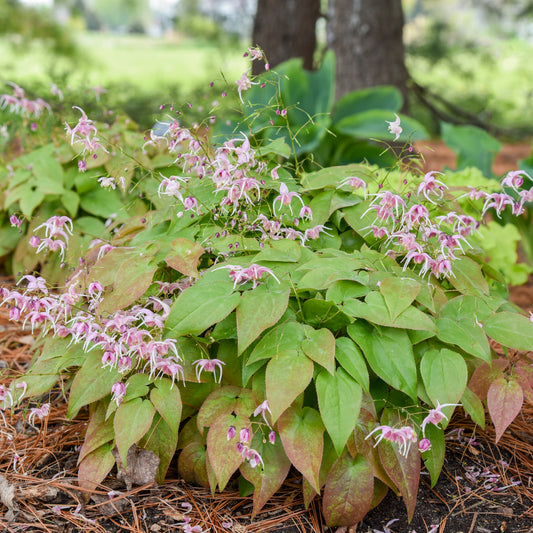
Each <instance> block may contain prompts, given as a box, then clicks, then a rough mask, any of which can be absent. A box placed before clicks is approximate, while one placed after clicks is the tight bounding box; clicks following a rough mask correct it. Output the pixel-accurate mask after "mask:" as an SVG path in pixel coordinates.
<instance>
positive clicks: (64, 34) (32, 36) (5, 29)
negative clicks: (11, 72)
mask: <svg viewBox="0 0 533 533" xmlns="http://www.w3.org/2000/svg"><path fill="white" fill-rule="evenodd" d="M0 36H3V38H4V39H5V40H6V41H7V42H9V43H10V44H11V46H12V47H13V50H14V51H16V52H22V51H25V50H27V48H28V47H29V45H30V43H32V42H34V41H36V40H37V41H39V43H40V45H41V46H44V47H46V48H47V49H48V50H49V51H50V52H51V53H53V54H55V55H60V56H64V57H67V58H71V59H78V58H79V56H80V51H79V49H78V47H77V45H76V42H75V40H74V39H73V38H72V35H71V33H70V32H69V30H68V28H66V27H64V26H62V25H60V24H58V23H57V22H55V21H54V20H53V19H52V17H51V14H50V13H49V12H47V11H45V10H42V9H34V8H30V7H27V6H23V5H21V4H19V3H18V2H15V1H13V0H8V1H3V2H0Z"/></svg>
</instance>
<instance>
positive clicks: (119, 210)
mask: <svg viewBox="0 0 533 533" xmlns="http://www.w3.org/2000/svg"><path fill="white" fill-rule="evenodd" d="M80 205H81V208H82V209H83V210H84V211H87V213H90V214H91V215H96V216H99V217H102V218H108V217H109V216H110V215H113V214H115V215H117V218H118V220H123V219H124V218H125V217H126V216H127V213H126V209H125V204H124V203H123V202H122V200H121V199H120V193H119V192H117V191H116V190H115V191H113V190H108V189H103V188H101V187H98V188H96V189H92V190H90V191H88V192H86V193H84V194H81V196H80Z"/></svg>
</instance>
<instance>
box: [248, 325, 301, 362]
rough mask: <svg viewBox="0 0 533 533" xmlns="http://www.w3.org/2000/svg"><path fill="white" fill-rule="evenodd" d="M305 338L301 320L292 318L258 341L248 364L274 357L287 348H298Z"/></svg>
mask: <svg viewBox="0 0 533 533" xmlns="http://www.w3.org/2000/svg"><path fill="white" fill-rule="evenodd" d="M304 339H305V330H304V327H303V325H302V324H301V323H300V322H293V321H292V320H291V321H289V322H284V323H283V324H278V325H277V326H275V327H274V328H272V329H271V330H270V331H269V332H268V333H267V334H266V335H264V336H263V338H262V339H261V340H260V341H259V342H258V343H257V345H256V346H255V348H254V350H253V351H252V353H251V354H250V357H249V358H248V361H247V362H246V364H247V365H252V364H254V363H256V362H257V361H261V360H262V359H272V357H274V356H275V355H277V354H278V353H281V352H284V351H286V350H298V349H299V348H300V347H301V343H302V341H303V340H304Z"/></svg>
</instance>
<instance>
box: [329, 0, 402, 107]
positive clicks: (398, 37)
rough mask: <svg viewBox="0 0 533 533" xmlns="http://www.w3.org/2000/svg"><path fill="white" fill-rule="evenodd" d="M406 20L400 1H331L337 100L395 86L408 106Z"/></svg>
mask: <svg viewBox="0 0 533 533" xmlns="http://www.w3.org/2000/svg"><path fill="white" fill-rule="evenodd" d="M403 24H404V17H403V11H402V4H401V1H400V0H329V3H328V26H327V38H328V47H329V48H330V49H332V50H333V51H334V52H335V56H336V76H335V78H336V98H337V99H338V98H340V97H341V96H343V95H344V94H346V93H348V92H350V91H354V90H356V89H364V88H367V87H374V86H376V85H395V86H396V87H398V88H399V89H400V91H401V92H402V95H403V97H404V106H405V105H406V103H407V79H408V77H409V74H408V72H407V69H406V67H405V62H404V46H403Z"/></svg>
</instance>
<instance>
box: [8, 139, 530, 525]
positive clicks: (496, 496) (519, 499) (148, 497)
mask: <svg viewBox="0 0 533 533" xmlns="http://www.w3.org/2000/svg"><path fill="white" fill-rule="evenodd" d="M424 145H425V146H426V148H424V147H420V146H418V147H417V149H419V150H420V151H421V152H423V153H424V155H425V158H426V167H427V169H428V170H429V169H431V170H441V169H442V168H443V167H444V166H445V165H446V166H448V167H450V168H453V165H454V161H455V158H454V155H453V153H451V152H450V151H448V150H447V148H446V147H445V146H444V145H443V144H442V143H435V142H432V143H428V142H424ZM530 150H531V147H530V145H529V144H527V145H526V144H523V145H516V146H509V147H505V148H504V150H502V153H501V154H500V156H499V157H498V159H497V160H496V163H495V167H494V171H495V173H496V174H498V175H503V174H504V173H505V172H507V171H509V170H512V169H516V168H517V166H516V161H517V160H518V159H521V158H524V157H527V156H528V155H529V153H530ZM0 281H4V282H5V281H7V280H0ZM511 298H512V300H513V301H514V302H515V303H516V304H517V305H519V306H521V307H522V308H523V309H524V310H526V311H533V282H530V283H529V284H527V285H525V286H522V287H513V288H511ZM32 342H33V337H32V336H31V335H29V334H28V331H26V330H22V329H20V327H19V326H17V325H14V324H13V323H11V322H9V321H8V320H7V316H6V314H5V311H4V310H3V309H0V368H2V369H3V370H2V373H1V374H0V382H4V381H5V379H7V378H8V377H9V376H10V375H11V376H12V375H15V374H18V373H21V372H23V371H24V369H25V368H27V366H28V365H29V363H30V359H31V351H30V346H31V343H32ZM23 415H24V413H23V412H19V413H15V415H14V416H13V417H11V418H8V417H7V413H6V418H7V420H6V424H5V427H0V532H1V531H4V532H19V531H20V532H22V531H25V532H53V533H75V532H91V533H92V532H95V533H96V532H98V533H107V532H110V533H114V532H117V533H118V532H121V533H122V532H126V531H129V532H133V533H149V532H154V533H165V532H171V531H186V529H184V527H183V524H184V523H185V521H186V520H187V519H190V529H189V531H192V532H195V531H200V530H202V531H205V532H207V531H211V532H217V533H218V532H228V531H230V532H236V533H256V532H257V533H259V532H279V533H298V532H301V533H304V532H315V533H322V532H329V531H336V533H354V532H361V533H415V532H416V533H427V532H431V533H437V532H438V533H533V406H531V405H525V406H524V408H523V409H522V412H521V413H520V415H519V416H518V417H517V419H516V420H515V421H514V422H513V424H511V426H510V427H509V428H508V430H507V431H506V432H505V433H504V435H503V437H502V438H501V439H500V441H499V443H498V445H497V446H496V445H495V444H494V431H493V428H492V427H491V426H490V424H488V425H487V427H486V430H485V431H482V430H481V429H480V428H479V427H476V426H474V425H473V423H472V421H471V420H470V419H468V418H465V417H464V416H462V415H461V414H459V415H456V416H455V417H454V418H453V419H452V421H451V422H450V425H449V426H448V429H447V454H446V459H445V464H444V469H443V472H442V474H441V476H440V478H439V480H438V482H437V484H436V485H435V487H433V488H432V487H431V486H430V481H429V476H428V475H426V474H423V475H422V479H421V483H420V488H419V491H418V503H417V507H416V510H415V513H414V516H413V519H412V520H411V522H410V523H409V522H408V520H407V513H406V510H405V506H404V504H403V501H402V500H401V499H400V498H399V497H397V496H396V495H395V494H394V493H392V492H391V491H389V493H388V495H387V496H386V498H385V500H384V501H383V502H382V503H381V504H380V505H379V506H378V507H377V508H375V509H374V510H372V511H371V512H370V513H369V514H368V515H367V516H366V518H365V519H364V520H363V522H361V523H360V524H358V525H357V526H354V527H352V528H333V529H330V528H327V527H326V526H325V524H324V523H323V520H322V518H321V502H320V499H315V500H314V501H313V502H312V503H311V505H310V507H309V508H308V509H305V508H304V506H303V502H302V498H301V490H300V487H301V476H300V475H299V474H298V472H296V471H294V472H292V471H291V474H290V476H289V479H288V480H287V481H286V482H285V484H284V485H283V487H282V489H281V490H280V491H279V492H278V493H277V494H276V495H275V496H274V497H273V498H272V499H271V501H270V502H269V504H268V505H267V506H266V507H265V508H264V509H263V510H262V512H261V513H259V514H258V516H256V517H255V518H254V520H251V517H250V516H251V511H252V501H251V498H249V497H241V496H239V493H238V490H237V489H238V487H236V486H230V488H229V489H227V490H226V491H224V493H222V494H215V495H212V494H210V493H209V492H208V491H207V490H205V489H202V488H199V487H195V486H191V485H189V484H187V483H185V482H184V481H183V480H180V479H179V478H178V473H177V471H176V463H175V461H174V462H173V463H172V465H171V467H170V470H169V472H168V475H167V479H166V481H165V483H164V484H163V485H161V486H154V485H153V484H148V485H145V486H141V487H133V489H131V490H129V491H128V490H127V489H126V488H125V486H124V483H122V482H120V481H119V480H118V478H117V475H116V473H112V474H111V475H110V476H108V478H107V479H106V481H105V485H102V486H101V487H99V488H98V490H95V491H80V489H79V487H77V484H76V458H77V450H78V447H79V446H80V445H81V443H82V442H83V434H84V431H85V427H86V420H85V419H84V418H83V415H82V416H81V417H79V418H78V419H76V420H75V421H72V422H69V421H67V419H66V405H65V401H64V398H63V396H62V394H61V392H60V391H58V392H57V393H56V394H55V397H54V401H52V408H51V412H50V415H49V417H48V420H47V422H46V423H44V425H41V423H36V424H35V426H36V427H35V428H34V427H31V426H29V425H28V424H27V423H26V424H25V423H23V422H22V419H23V418H24V416H23ZM26 418H27V417H26ZM0 422H1V421H0ZM8 433H11V435H12V437H11V438H9V437H8ZM14 454H18V456H19V457H20V460H19V461H18V464H17V465H16V470H15V469H14V465H13V457H14ZM109 491H115V492H114V493H111V494H112V499H111V498H110V496H109ZM184 504H185V506H184ZM189 505H190V506H192V508H191V510H190V512H189V511H188V506H189ZM192 526H201V527H200V529H198V530H196V529H195V528H192Z"/></svg>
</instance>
